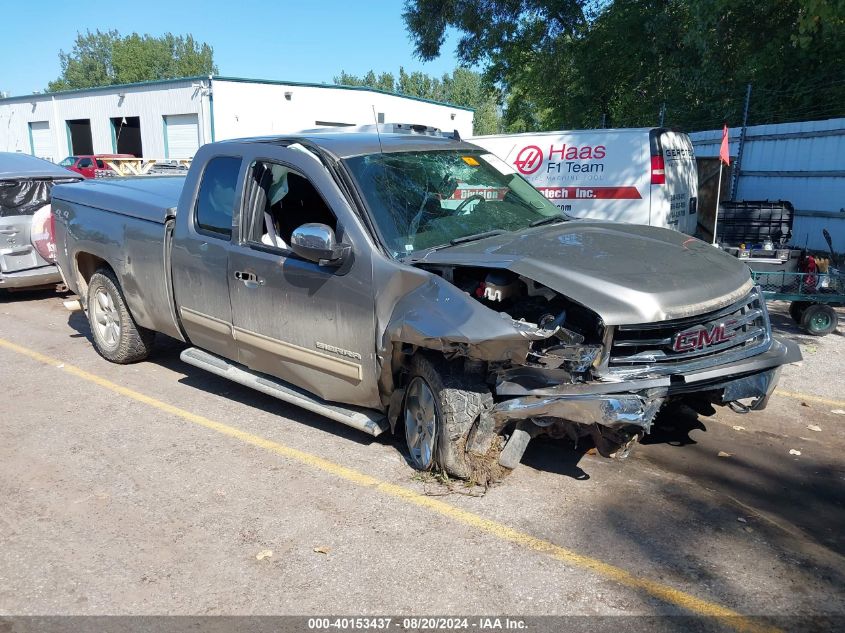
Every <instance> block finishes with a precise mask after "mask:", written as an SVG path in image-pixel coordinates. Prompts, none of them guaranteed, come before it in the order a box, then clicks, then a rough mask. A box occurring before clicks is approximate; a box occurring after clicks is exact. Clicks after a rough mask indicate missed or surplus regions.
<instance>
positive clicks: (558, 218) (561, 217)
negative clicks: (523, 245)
mask: <svg viewBox="0 0 845 633" xmlns="http://www.w3.org/2000/svg"><path fill="white" fill-rule="evenodd" d="M568 219H569V218H568V217H567V216H565V215H563V214H559V215H550V216H549V217H547V218H540V219H539V220H534V221H533V222H532V223H531V224H529V225H528V226H542V225H544V224H551V223H552V222H565V221H566V220H568Z"/></svg>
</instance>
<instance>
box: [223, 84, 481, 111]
mask: <svg viewBox="0 0 845 633" xmlns="http://www.w3.org/2000/svg"><path fill="white" fill-rule="evenodd" d="M213 79H214V80H215V81H232V82H239V83H248V84H270V85H276V86H299V87H302V88H338V89H340V90H360V91H363V92H375V93H377V94H383V95H388V96H390V97H401V98H403V99H411V100H412V101H422V102H423V103H433V104H434V105H440V106H446V107H449V108H455V109H457V110H467V111H469V112H475V108H469V107H467V106H461V105H456V104H454V103H448V102H446V101H435V100H434V99H426V98H425V97H414V96H412V95H406V94H402V93H401V92H390V91H389V90H381V89H380V88H371V87H369V86H347V85H346V84H317V83H309V82H306V81H283V80H280V79H249V78H248V77H225V76H220V75H214V77H213Z"/></svg>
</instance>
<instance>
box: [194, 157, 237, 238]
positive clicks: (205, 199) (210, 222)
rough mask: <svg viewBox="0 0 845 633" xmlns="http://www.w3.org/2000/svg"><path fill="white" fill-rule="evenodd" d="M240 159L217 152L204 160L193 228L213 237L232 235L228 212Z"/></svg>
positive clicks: (230, 214) (230, 207) (233, 201)
mask: <svg viewBox="0 0 845 633" xmlns="http://www.w3.org/2000/svg"><path fill="white" fill-rule="evenodd" d="M240 169H241V159H240V158H238V157H235V156H218V157H216V158H212V159H211V160H210V161H208V165H206V167H205V171H204V172H203V174H202V181H201V182H200V189H199V194H198V195H197V202H196V206H195V209H194V221H195V225H196V229H197V231H199V232H200V233H204V234H206V235H211V236H213V237H217V238H223V239H229V238H231V237H232V216H233V214H234V209H235V199H236V195H235V192H236V190H237V186H238V173H239V172H240Z"/></svg>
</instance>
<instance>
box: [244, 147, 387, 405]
mask: <svg viewBox="0 0 845 633" xmlns="http://www.w3.org/2000/svg"><path fill="white" fill-rule="evenodd" d="M246 182H247V185H246V186H247V190H246V195H245V197H244V199H245V203H244V210H243V212H242V213H241V216H242V220H241V225H240V239H239V240H238V243H237V244H233V246H232V250H231V252H230V255H229V283H230V288H231V301H232V317H233V324H234V334H235V339H236V342H237V346H238V355H239V359H240V362H241V363H242V364H244V365H247V366H248V367H250V368H251V369H254V370H256V371H260V372H264V373H267V374H271V375H273V376H277V377H279V378H281V379H283V380H285V381H287V382H289V383H292V384H294V385H297V386H299V387H301V388H303V389H305V390H307V391H309V392H311V393H314V394H316V395H318V396H319V397H321V398H323V399H325V400H329V401H339V402H345V403H349V404H357V405H360V406H370V407H377V406H380V400H379V397H378V389H377V382H376V357H375V349H376V344H375V343H376V342H375V317H374V314H373V310H374V290H373V285H372V263H371V260H370V253H371V250H370V248H368V247H367V245H366V243H365V240H364V236H363V234H362V233H360V225H359V224H358V223H357V221H356V219H355V218H354V215H353V212H352V209H351V208H350V207H349V204H348V203H347V202H346V200H345V199H344V197H343V195H342V194H341V192H340V190H339V189H338V187H337V185H336V184H335V183H334V181H333V179H332V177H331V176H330V174H329V173H328V171H327V170H326V168H325V167H324V166H323V165H322V164H321V163H320V162H319V160H318V159H317V158H316V157H315V156H314V155H310V154H307V153H305V152H303V151H298V150H295V149H288V148H278V147H277V148H273V152H272V158H266V159H265V158H258V157H256V158H255V159H251V160H250V164H249V166H248V168H247V175H246ZM309 222H317V223H321V224H326V225H328V226H330V227H331V228H332V229H334V230H335V233H336V236H337V240H338V241H339V242H340V241H342V242H345V243H347V244H350V245H351V246H352V253H351V255H350V256H349V257H348V258H347V259H346V260H345V263H344V264H343V265H342V266H340V267H330V266H321V265H319V264H317V263H314V262H309V261H305V260H303V259H301V258H299V257H298V256H296V255H295V254H294V253H293V252H292V251H291V250H290V247H289V245H290V237H291V232H292V231H293V230H294V229H295V228H297V227H298V226H300V225H302V224H305V223H309Z"/></svg>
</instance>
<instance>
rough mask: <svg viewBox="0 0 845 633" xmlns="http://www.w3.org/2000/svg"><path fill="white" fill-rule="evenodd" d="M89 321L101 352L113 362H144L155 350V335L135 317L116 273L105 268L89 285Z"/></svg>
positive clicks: (123, 363)
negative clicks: (131, 312)
mask: <svg viewBox="0 0 845 633" xmlns="http://www.w3.org/2000/svg"><path fill="white" fill-rule="evenodd" d="M88 322H89V323H90V325H91V333H92V335H93V338H94V347H95V348H96V350H97V352H98V353H99V354H100V356H102V357H103V358H105V359H106V360H109V361H111V362H113V363H119V364H121V365H125V364H127V363H134V362H137V361H139V360H144V359H145V358H146V357H147V356H149V354H150V351H151V350H152V347H153V339H154V338H155V332H153V331H152V330H148V329H146V328H143V327H141V326H139V325H138V324H137V323H135V319H133V318H132V314H130V312H129V308H127V307H126V301H125V300H124V298H123V293H122V292H121V290H120V286H119V284H118V282H117V279H116V278H115V276H114V273H113V272H112V271H110V270H108V269H103V268H101V269H100V270H98V271H97V272H95V273H94V274H93V275H91V279H90V281H89V282H88Z"/></svg>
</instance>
